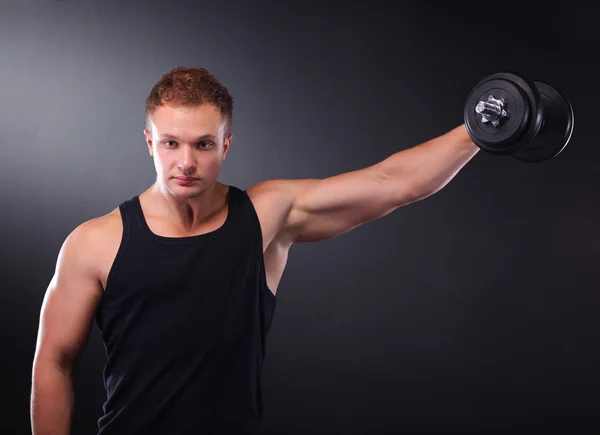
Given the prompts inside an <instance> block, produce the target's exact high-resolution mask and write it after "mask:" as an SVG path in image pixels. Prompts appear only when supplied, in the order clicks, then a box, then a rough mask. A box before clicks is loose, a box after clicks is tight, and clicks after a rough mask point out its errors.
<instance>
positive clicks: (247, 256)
mask: <svg viewBox="0 0 600 435" xmlns="http://www.w3.org/2000/svg"><path fill="white" fill-rule="evenodd" d="M232 108H233V102H232V98H231V96H230V95H229V93H228V91H227V89H226V88H225V87H223V86H222V85H221V84H220V83H219V82H218V81H217V80H216V79H215V78H214V77H213V76H212V75H211V74H210V73H209V72H208V71H206V70H205V69H200V68H176V69H173V70H172V71H170V72H168V73H167V74H165V75H164V76H163V77H162V78H161V79H160V80H159V82H158V83H157V84H156V85H155V86H154V88H153V89H152V91H151V93H150V95H149V97H148V100H147V103H146V117H147V127H146V129H145V130H144V135H145V138H146V143H147V146H148V152H149V154H150V156H151V157H152V158H153V161H154V166H155V168H156V173H157V177H156V182H155V183H154V184H152V185H151V186H150V187H149V188H148V189H147V190H146V191H145V192H143V193H141V194H140V195H139V196H138V195H136V196H134V197H132V198H130V199H128V200H126V201H124V202H123V203H121V204H120V205H119V206H118V207H117V208H115V209H114V210H113V211H112V212H111V213H109V214H107V215H105V216H102V217H98V218H95V219H92V220H89V221H87V222H84V223H82V224H81V225H79V226H78V227H77V228H75V229H74V230H73V231H72V232H71V234H69V235H68V237H67V238H66V239H65V241H64V244H63V246H62V247H61V249H60V253H59V255H58V259H57V264H56V271H55V274H54V276H53V278H52V280H51V282H50V284H49V287H48V289H47V292H46V295H45V297H44V301H43V304H42V309H41V316H40V325H39V333H38V340H37V347H36V352H35V357H34V365H33V378H32V385H33V387H32V396H31V423H32V428H33V434H34V435H46V434H55V435H58V434H68V433H69V431H70V425H71V419H72V412H73V403H74V397H73V388H72V383H73V369H74V367H75V364H76V360H77V357H78V355H79V354H80V352H81V351H82V350H83V348H84V346H85V343H86V342H87V339H88V334H89V332H90V328H91V325H92V322H93V320H94V319H96V322H97V324H98V327H99V328H100V330H101V332H102V337H103V340H104V343H105V347H106V352H107V361H106V367H105V371H104V378H105V387H106V391H107V399H106V402H105V404H104V407H103V408H104V414H103V415H102V416H101V417H100V418H99V420H98V427H99V434H102V435H116V434H127V435H134V434H192V433H193V434H205V433H206V434H213V433H219V434H230V433H231V434H238V435H242V434H257V433H259V429H260V423H261V418H262V399H261V367H262V363H263V358H264V354H265V338H266V335H267V332H268V330H269V326H270V323H271V319H272V316H273V312H274V308H275V303H276V296H275V294H276V292H277V287H278V284H279V281H280V279H281V276H282V274H283V271H284V268H285V265H286V262H287V257H288V251H289V249H290V246H292V244H293V243H294V242H314V241H318V240H324V239H328V238H331V237H335V236H337V235H340V234H342V233H345V232H347V231H350V230H351V229H353V228H356V227H357V226H359V225H361V224H364V223H366V222H369V221H372V220H374V219H377V218H380V217H382V216H385V215H387V214H388V213H390V212H392V211H393V210H396V209H397V208H399V207H402V206H404V205H407V204H410V203H412V202H415V201H418V200H421V199H423V198H426V197H428V196H430V195H432V194H433V193H435V192H437V191H439V190H440V189H442V188H443V187H444V186H445V185H446V184H447V183H448V182H449V181H450V180H451V179H452V178H453V177H454V176H455V175H456V174H457V172H458V171H459V170H460V169H461V168H462V167H463V166H464V165H465V164H466V163H467V162H469V160H471V158H472V157H473V156H474V155H475V154H477V152H478V151H479V148H478V147H477V146H475V145H474V144H473V142H472V141H471V139H470V137H469V135H468V134H467V131H466V129H465V127H464V126H459V127H456V128H454V129H452V130H451V131H449V132H448V133H446V134H444V135H442V136H440V137H437V138H434V139H432V140H429V141H427V142H425V143H423V144H420V145H418V146H415V147H413V148H409V149H406V150H403V151H400V152H398V153H396V154H394V155H392V156H390V157H389V158H387V159H385V160H383V161H381V162H380V163H377V164H375V165H373V166H370V167H367V168H364V169H361V170H357V171H353V172H349V173H345V174H341V175H337V176H333V177H330V178H326V179H306V180H270V181H265V182H262V183H259V184H257V185H255V186H253V187H251V188H249V189H247V190H245V191H244V190H240V189H238V188H236V187H234V186H227V185H224V184H221V183H219V182H218V181H217V178H218V176H219V173H220V170H221V166H222V164H223V162H224V161H225V159H226V157H227V153H228V152H229V149H230V147H231V143H232V134H231V131H230V126H231V117H232Z"/></svg>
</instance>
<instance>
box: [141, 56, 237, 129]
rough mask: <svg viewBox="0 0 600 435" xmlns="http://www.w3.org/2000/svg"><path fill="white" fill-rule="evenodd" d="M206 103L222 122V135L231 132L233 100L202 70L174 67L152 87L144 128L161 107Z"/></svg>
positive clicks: (209, 74) (215, 80)
mask: <svg viewBox="0 0 600 435" xmlns="http://www.w3.org/2000/svg"><path fill="white" fill-rule="evenodd" d="M204 103H210V104H213V105H214V106H216V107H217V108H218V109H219V112H220V113H221V116H222V117H223V119H224V120H225V134H226V135H228V134H229V133H230V132H231V118H232V115H233V98H232V97H231V95H230V94H229V91H228V90H227V88H225V86H223V85H222V84H221V83H220V82H219V81H218V80H217V79H216V78H215V77H214V76H213V75H212V74H211V73H209V72H208V70H207V69H206V68H188V67H175V68H173V69H172V70H170V71H168V72H166V73H165V74H164V75H163V76H162V77H161V78H160V80H159V81H158V82H157V83H156V84H155V85H154V86H153V87H152V90H151V91H150V95H148V98H147V100H146V126H147V128H148V126H149V122H150V117H151V116H152V114H153V113H154V111H155V110H156V109H157V108H158V107H160V106H165V105H171V106H178V105H182V106H196V105H200V104H204Z"/></svg>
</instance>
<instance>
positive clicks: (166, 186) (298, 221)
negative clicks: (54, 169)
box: [31, 104, 479, 435]
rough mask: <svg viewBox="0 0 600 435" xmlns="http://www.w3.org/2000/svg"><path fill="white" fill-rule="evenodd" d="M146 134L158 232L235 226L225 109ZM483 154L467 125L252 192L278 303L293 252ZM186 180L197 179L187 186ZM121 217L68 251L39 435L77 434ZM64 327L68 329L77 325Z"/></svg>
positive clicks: (180, 110)
mask: <svg viewBox="0 0 600 435" xmlns="http://www.w3.org/2000/svg"><path fill="white" fill-rule="evenodd" d="M148 125H149V129H147V130H144V138H145V140H146V145H147V148H148V154H149V156H150V157H151V158H152V161H153V164H154V167H155V169H156V181H155V182H154V183H153V184H152V185H151V186H150V187H149V188H148V189H147V190H146V191H144V192H143V193H141V194H140V203H141V206H142V210H143V212H144V216H145V218H146V221H147V222H148V226H149V227H150V229H151V231H152V232H154V233H155V234H158V235H161V236H166V237H187V236H192V235H197V234H203V233H207V232H211V231H214V230H216V229H217V228H219V227H220V226H222V225H223V224H224V222H225V219H226V218H227V204H228V202H227V201H228V186H226V185H223V184H221V183H220V182H218V181H217V178H218V176H219V173H220V171H221V168H222V165H223V164H224V162H225V160H226V158H227V154H228V152H229V151H230V149H231V145H232V142H233V136H232V135H231V134H227V133H226V131H225V123H224V120H223V118H222V117H221V114H220V113H219V111H218V110H217V109H216V107H214V106H212V105H210V104H204V105H200V106H194V107H181V106H162V107H159V108H158V109H157V110H156V111H155V113H154V114H153V116H152V118H151V120H150V122H149V124H148ZM478 151H479V149H478V148H477V147H476V146H475V145H474V144H473V142H472V141H471V140H470V138H469V136H468V134H467V132H466V129H465V127H464V125H461V126H458V127H456V128H454V129H452V130H450V131H449V132H447V133H446V134H443V135H441V136H438V137H436V138H433V139H431V140H429V141H427V142H424V143H422V144H419V145H417V146H415V147H412V148H408V149H405V150H403V151H400V152H398V153H396V154H393V155H391V156H390V157H388V158H387V159H385V160H383V161H381V162H379V163H377V164H375V165H372V166H369V167H366V168H363V169H360V170H356V171H352V172H348V173H344V174H340V175H336V176H332V177H329V178H325V179H304V180H268V181H264V182H261V183H258V184H257V185H255V186H252V187H251V188H249V189H247V192H248V194H249V196H250V199H251V200H252V202H253V204H254V207H255V209H256V211H257V214H258V216H259V220H260V224H261V228H262V232H263V251H264V256H265V267H266V273H267V284H268V285H269V288H270V289H271V291H272V292H273V293H274V294H276V292H277V288H278V285H279V281H280V279H281V277H282V275H283V272H284V269H285V265H286V263H287V259H288V253H289V250H290V247H291V246H292V245H293V244H294V243H296V242H315V241H319V240H326V239H329V238H332V237H336V236H338V235H340V234H343V233H345V232H347V231H350V230H352V229H354V228H356V227H358V226H360V225H363V224H365V223H367V222H370V221H373V220H375V219H378V218H380V217H383V216H385V215H387V214H389V213H391V212H392V211H394V210H396V209H398V208H400V207H402V206H405V205H407V204H410V203H413V202H415V201H419V200H422V199H424V198H427V197H429V196H430V195H432V194H434V193H435V192H437V191H439V190H440V189H442V188H443V187H444V186H445V185H447V184H448V183H449V182H450V181H451V180H452V178H453V177H454V176H455V175H456V174H457V173H458V172H459V171H460V169H461V168H462V167H463V166H464V165H465V164H466V163H467V162H469V161H470V160H471V159H472V158H473V156H475V155H476V154H477V152H478ZM177 177H193V178H194V179H195V181H194V182H193V183H190V184H187V185H183V184H182V183H181V182H180V181H178V179H177ZM122 231H123V228H122V221H121V217H120V213H119V210H118V207H117V208H115V209H114V210H112V211H111V212H110V213H108V214H107V215H105V216H100V217H97V218H95V219H91V220H89V221H86V222H83V223H82V224H80V225H79V226H78V227H76V228H75V229H74V230H73V231H72V232H71V233H70V234H69V235H68V236H67V238H66V239H65V241H64V243H63V245H62V246H61V249H60V252H59V255H58V258H57V263H56V270H55V274H54V276H53V278H52V280H51V282H50V283H49V286H48V289H47V291H46V294H45V296H44V300H43V304H42V307H41V315H40V324H39V332H38V340H37V346H36V352H35V357H34V365H33V375H32V397H31V424H32V430H33V435H42V434H52V435H57V434H64V435H66V434H68V433H69V431H70V424H71V419H72V410H73V389H72V379H73V370H74V368H75V367H76V362H77V358H78V356H79V355H80V354H81V352H82V350H83V349H84V347H85V344H86V343H87V340H88V336H89V333H90V330H91V326H92V322H93V319H94V316H95V313H96V309H97V307H98V305H99V303H100V302H101V300H102V295H103V291H104V289H105V288H106V280H107V277H108V273H109V271H110V268H111V266H112V263H113V261H114V259H115V256H116V254H117V251H118V248H119V244H120V241H121V236H122ZM65 319H69V320H68V322H67V321H65Z"/></svg>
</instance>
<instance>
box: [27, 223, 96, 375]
mask: <svg viewBox="0 0 600 435" xmlns="http://www.w3.org/2000/svg"><path fill="white" fill-rule="evenodd" d="M88 245H89V240H86V235H85V234H84V231H83V228H82V227H79V228H77V229H76V230H75V231H73V232H72V233H71V234H70V235H69V236H68V237H67V239H66V240H65V242H64V244H63V246H62V247H61V250H60V253H59V255H58V259H57V263H56V269H55V273H54V275H53V277H52V280H51V281H50V283H49V285H48V288H47V290H46V293H45V295H44V299H43V302H42V307H41V312H40V321H39V330H38V338H37V344H36V360H39V359H44V360H52V361H53V362H55V363H57V364H59V365H61V366H63V367H65V368H70V366H71V364H72V363H73V362H74V360H75V359H76V358H77V357H78V355H79V354H80V352H81V351H82V349H83V348H84V346H85V344H86V342H87V339H88V336H89V332H90V330H91V326H92V322H93V319H94V316H95V312H96V308H97V306H98V304H99V302H100V300H101V297H102V286H101V284H100V282H99V281H98V279H97V274H96V273H95V270H94V267H93V262H92V258H91V256H90V254H89V253H87V252H86V246H88Z"/></svg>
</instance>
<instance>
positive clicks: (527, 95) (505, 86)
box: [464, 72, 574, 163]
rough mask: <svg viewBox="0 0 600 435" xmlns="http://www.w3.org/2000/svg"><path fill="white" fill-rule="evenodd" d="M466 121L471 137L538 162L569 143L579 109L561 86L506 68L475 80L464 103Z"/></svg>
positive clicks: (491, 147) (493, 149)
mask: <svg viewBox="0 0 600 435" xmlns="http://www.w3.org/2000/svg"><path fill="white" fill-rule="evenodd" d="M464 121H465V126H466V128H467V132H468V133H469V136H470V137H471V140H472V141H473V142H474V143H475V144H476V145H477V146H478V147H479V148H481V149H483V150H484V151H487V152H489V153H491V154H499V155H512V156H513V157H514V158H516V159H518V160H521V161H524V162H534V163H538V162H543V161H546V160H550V159H552V158H554V157H556V156H557V155H558V154H559V153H560V152H561V151H562V150H563V149H565V147H566V146H567V144H568V143H569V140H570V139H571V135H572V133H573V121H574V113H573V108H572V106H571V104H570V103H569V101H568V100H567V99H566V98H565V96H564V94H563V93H562V92H560V91H559V90H557V89H556V88H554V87H552V86H550V85H548V84H547V83H543V82H532V81H530V80H529V79H527V78H526V77H525V76H523V75H522V74H518V73H515V72H501V73H496V74H492V75H489V76H487V77H485V78H483V79H482V80H480V81H479V82H478V83H477V84H476V85H475V87H474V88H473V90H472V91H471V92H470V94H469V96H468V98H467V100H466V103H465V108H464Z"/></svg>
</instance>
